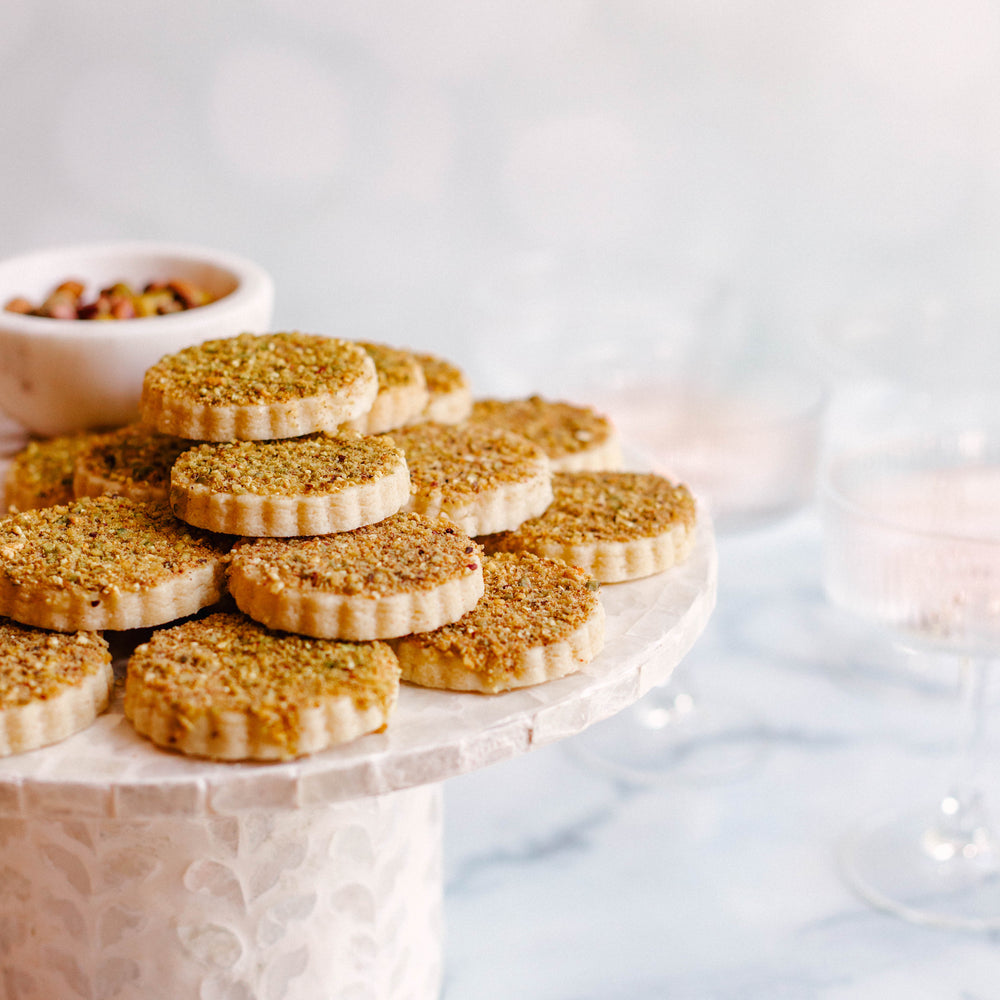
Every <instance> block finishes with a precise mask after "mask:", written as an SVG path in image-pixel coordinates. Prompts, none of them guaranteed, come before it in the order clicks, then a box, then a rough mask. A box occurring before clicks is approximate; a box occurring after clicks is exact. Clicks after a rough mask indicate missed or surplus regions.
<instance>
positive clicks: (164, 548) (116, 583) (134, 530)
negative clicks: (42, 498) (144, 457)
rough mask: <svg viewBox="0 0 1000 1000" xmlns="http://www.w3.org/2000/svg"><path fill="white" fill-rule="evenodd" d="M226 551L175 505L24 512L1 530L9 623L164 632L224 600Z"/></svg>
mask: <svg viewBox="0 0 1000 1000" xmlns="http://www.w3.org/2000/svg"><path fill="white" fill-rule="evenodd" d="M226 548H227V545H224V544H223V542H222V541H221V539H219V538H216V537H215V536H211V535H207V534H205V533H203V532H199V531H197V530H196V529H194V528H191V527H190V526H188V525H186V524H184V523H183V522H182V521H179V520H178V519H177V518H176V517H174V515H173V514H172V513H171V510H170V507H169V505H168V504H167V503H165V502H159V503H137V502H136V501H134V500H130V499H128V497H114V496H103V497H84V498H81V499H79V500H75V501H73V502H72V503H70V504H65V505H60V506H57V507H47V508H45V509H44V510H28V511H23V512H22V513H20V514H14V515H12V516H10V517H7V518H5V519H4V520H2V521H0V615H6V616H8V617H9V618H13V619H14V620H15V621H19V622H22V623H24V624H26V625H37V626H38V627H40V628H51V629H57V630H58V631H61V632H74V631H77V630H78V629H88V630H97V629H133V628H143V627H147V626H150V625H160V624H162V623H163V622H168V621H173V620H174V619H176V618H181V617H183V616H184V615H189V614H193V613H194V612H195V611H198V610H200V609H201V608H203V607H206V606H207V605H209V604H213V603H214V602H215V601H217V600H218V599H219V597H220V596H221V594H222V591H223V587H224V583H225V565H224V561H223V557H224V554H225V550H226Z"/></svg>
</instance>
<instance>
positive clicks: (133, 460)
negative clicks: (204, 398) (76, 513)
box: [73, 424, 194, 501]
mask: <svg viewBox="0 0 1000 1000" xmlns="http://www.w3.org/2000/svg"><path fill="white" fill-rule="evenodd" d="M193 443H194V442H192V441H190V440H188V439H187V438H179V437H174V436H173V435H171V434H161V433H160V432H159V431H155V430H153V428H151V427H149V426H147V425H146V424H129V425H128V426H127V427H119V428H117V429H115V430H112V431H108V432H106V433H104V434H94V435H93V436H92V437H91V438H90V439H89V440H88V442H87V444H86V445H85V446H84V447H83V448H81V449H80V451H79V452H78V453H77V456H76V461H75V463H74V466H73V493H74V495H75V496H76V497H97V496H103V495H104V494H109V495H110V494H118V495H119V496H126V497H130V498H131V499H133V500H140V501H142V500H166V499H167V498H168V497H169V495H170V469H171V467H172V466H173V464H174V462H175V461H176V459H177V457H178V456H179V455H180V454H181V453H182V452H183V451H185V450H186V449H188V448H190V447H191V446H192V444H193Z"/></svg>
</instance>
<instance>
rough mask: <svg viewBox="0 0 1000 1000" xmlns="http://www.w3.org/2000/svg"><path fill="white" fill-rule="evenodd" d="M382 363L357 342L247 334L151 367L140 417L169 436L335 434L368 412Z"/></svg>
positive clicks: (186, 351) (169, 357) (190, 349)
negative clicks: (376, 365)
mask: <svg viewBox="0 0 1000 1000" xmlns="http://www.w3.org/2000/svg"><path fill="white" fill-rule="evenodd" d="M377 393H378V376H377V374H376V371H375V362H374V361H372V358H371V355H370V354H368V352H367V351H365V350H364V348H362V347H360V346H359V345H358V344H356V343H354V342H353V341H348V340H341V339H338V338H335V337H324V336H321V335H318V334H306V333H294V332H293V333H286V332H279V333H266V334H251V333H242V334H239V335H238V336H235V337H228V338H223V339H221V340H207V341H204V342H203V343H201V344H196V345H194V346H192V347H187V348H184V349H183V350H181V351H178V352H176V353H175V354H168V355H167V356H166V357H164V358H161V359H160V360H159V361H158V362H157V363H156V364H154V365H152V366H151V367H150V368H149V369H147V371H146V374H145V377H144V379H143V383H142V394H141V400H140V413H141V417H142V420H143V422H144V423H147V424H150V425H151V426H153V427H155V428H156V429H157V430H158V431H161V432H162V433H164V434H173V435H176V436H177V437H185V438H191V439H192V440H196V441H264V440H271V439H274V438H289V437H299V436H300V435H302V434H310V433H312V432H313V431H335V430H337V428H338V427H339V426H341V425H342V424H344V423H347V422H348V421H350V420H354V419H355V418H356V417H360V416H362V415H363V414H365V413H367V412H368V410H370V409H371V407H372V404H373V403H374V402H375V397H376V395H377Z"/></svg>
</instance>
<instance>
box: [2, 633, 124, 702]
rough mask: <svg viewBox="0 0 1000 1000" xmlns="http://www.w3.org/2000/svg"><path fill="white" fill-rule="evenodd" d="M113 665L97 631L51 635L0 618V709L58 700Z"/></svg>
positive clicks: (107, 649)
mask: <svg viewBox="0 0 1000 1000" xmlns="http://www.w3.org/2000/svg"><path fill="white" fill-rule="evenodd" d="M110 662H111V652H110V650H109V648H108V643H107V640H106V639H105V638H104V637H103V636H102V635H100V634H99V633H97V632H48V631H45V630H44V629H39V628H32V627H31V626H28V625H19V624H17V623H16V622H12V621H8V620H6V619H0V710H2V709H5V708H12V707H14V706H18V705H27V704H30V703H31V702H35V701H48V700H50V699H52V698H55V697H56V696H57V695H59V694H61V693H62V692H63V691H65V690H66V689H67V688H72V687H76V686H78V685H79V684H80V683H81V682H82V681H83V680H85V679H86V678H88V677H91V676H93V675H94V674H97V673H99V672H100V671H101V670H103V669H104V668H105V667H106V666H107V665H108V664H109V663H110Z"/></svg>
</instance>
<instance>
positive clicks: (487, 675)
mask: <svg viewBox="0 0 1000 1000" xmlns="http://www.w3.org/2000/svg"><path fill="white" fill-rule="evenodd" d="M483 575H484V579H485V583H486V591H485V593H484V595H483V597H482V599H481V600H480V601H479V603H478V604H477V605H476V607H475V608H473V609H472V610H471V611H470V612H468V613H467V614H466V615H464V616H463V617H462V618H460V619H459V620H458V621H457V622H453V623H451V624H449V625H444V626H442V627H441V628H439V629H435V630H434V631H433V632H426V633H423V634H421V635H411V636H406V637H404V638H402V639H396V640H393V643H392V645H393V648H394V649H395V650H396V655H397V656H398V657H399V665H400V669H401V670H402V674H403V680H405V681H408V682H410V683H412V684H417V685H419V686H421V687H429V688H440V689H444V690H449V691H478V692H480V693H483V694H496V693H498V692H501V691H509V690H513V689H515V688H520V687H528V686H531V685H534V684H543V683H545V682H546V681H551V680H556V679H557V678H559V677H565V676H566V675H567V674H571V673H575V672H576V671H578V670H579V669H580V668H581V667H583V666H584V664H586V663H588V662H590V660H592V659H593V658H594V657H595V656H597V654H598V653H599V652H600V651H601V649H602V648H603V647H604V633H605V612H604V605H603V604H602V603H601V600H600V596H599V592H598V589H599V588H598V584H597V581H596V580H594V579H593V578H592V577H590V576H589V574H587V573H586V572H585V571H584V570H582V569H580V568H579V567H577V566H570V565H568V564H567V563H565V562H563V561H562V560H558V559H546V558H543V557H541V556H536V555H534V554H532V553H526V552H521V553H501V554H498V555H494V556H487V557H486V559H485V560H484V563H483Z"/></svg>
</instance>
